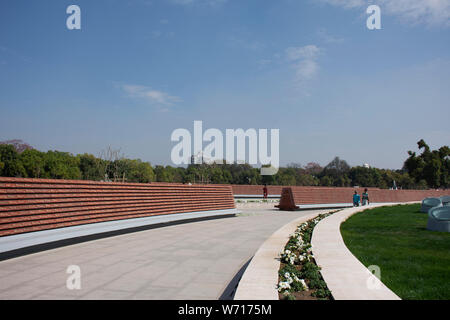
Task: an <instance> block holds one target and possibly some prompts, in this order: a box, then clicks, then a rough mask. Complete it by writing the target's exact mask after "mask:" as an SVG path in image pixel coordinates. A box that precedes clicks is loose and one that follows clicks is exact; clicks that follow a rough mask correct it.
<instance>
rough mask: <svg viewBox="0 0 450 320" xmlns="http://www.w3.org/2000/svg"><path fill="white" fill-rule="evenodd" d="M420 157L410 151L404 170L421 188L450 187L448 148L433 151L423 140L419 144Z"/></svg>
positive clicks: (449, 151) (449, 153)
mask: <svg viewBox="0 0 450 320" xmlns="http://www.w3.org/2000/svg"><path fill="white" fill-rule="evenodd" d="M417 146H418V148H419V150H422V153H421V154H420V155H416V153H415V152H412V151H408V155H409V157H408V159H406V161H405V162H404V164H403V169H404V170H405V171H407V172H408V173H409V175H410V176H411V177H412V178H413V179H414V181H415V182H416V184H417V185H418V186H419V187H425V185H427V186H429V187H433V188H439V187H445V188H448V186H449V180H448V176H449V173H448V172H449V155H450V149H449V147H448V146H443V147H441V148H439V150H431V149H430V147H429V146H428V145H427V144H426V142H425V141H424V140H423V139H421V140H420V141H419V142H417Z"/></svg>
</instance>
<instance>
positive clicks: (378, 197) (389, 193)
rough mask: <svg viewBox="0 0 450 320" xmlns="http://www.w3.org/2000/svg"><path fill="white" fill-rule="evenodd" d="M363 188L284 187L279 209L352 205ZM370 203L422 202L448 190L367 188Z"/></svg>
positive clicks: (444, 193) (446, 193)
mask: <svg viewBox="0 0 450 320" xmlns="http://www.w3.org/2000/svg"><path fill="white" fill-rule="evenodd" d="M364 189H365V188H337V187H285V188H283V189H282V192H281V199H280V205H279V208H280V209H281V210H295V209H296V208H297V206H298V205H302V204H303V205H306V204H334V203H338V204H339V203H352V202H353V194H354V192H355V191H357V192H358V194H359V195H360V196H361V194H362V193H363V192H364ZM367 189H368V193H369V200H370V202H409V201H422V200H423V199H424V198H427V197H440V196H443V195H448V194H450V191H449V190H386V189H378V188H367Z"/></svg>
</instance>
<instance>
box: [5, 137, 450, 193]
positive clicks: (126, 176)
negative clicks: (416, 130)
mask: <svg viewBox="0 0 450 320" xmlns="http://www.w3.org/2000/svg"><path fill="white" fill-rule="evenodd" d="M418 147H419V150H422V153H421V154H416V153H415V152H412V151H408V154H409V157H408V158H407V159H406V161H405V162H404V166H403V168H402V169H401V170H390V169H378V168H369V167H365V166H355V167H351V166H350V165H349V164H348V163H347V162H346V161H345V160H342V159H340V158H339V157H335V158H334V159H333V160H332V161H331V162H330V163H329V164H327V165H326V166H325V167H322V166H320V165H319V164H318V163H315V162H310V163H308V164H307V165H305V166H302V165H300V164H295V163H292V164H289V165H288V166H286V167H282V168H279V170H278V173H277V174H275V175H273V176H261V175H260V169H259V168H254V167H252V166H250V165H248V164H236V163H233V164H192V165H189V166H187V167H172V166H161V165H156V166H152V165H151V164H150V163H149V162H145V161H141V160H140V159H127V158H125V157H124V156H123V155H122V154H121V153H120V150H113V149H111V148H108V149H106V150H104V151H102V152H101V153H100V155H99V156H97V157H96V156H94V155H92V154H87V153H85V154H78V155H73V154H71V153H68V152H60V151H47V152H42V151H38V150H36V149H34V148H32V147H31V146H29V145H28V144H26V143H23V142H22V141H20V140H10V141H5V142H0V176H4V177H24V178H49V179H82V180H95V181H116V182H140V183H148V182H154V181H158V182H178V183H215V184H252V185H261V184H269V185H290V186H336V187H352V186H361V187H378V188H383V189H387V188H403V189H427V188H448V186H449V184H450V183H449V182H450V181H449V169H450V159H449V156H450V149H449V147H448V146H443V147H441V148H440V149H439V150H431V149H430V147H429V146H428V145H427V144H426V143H425V142H424V141H423V140H420V141H419V142H418Z"/></svg>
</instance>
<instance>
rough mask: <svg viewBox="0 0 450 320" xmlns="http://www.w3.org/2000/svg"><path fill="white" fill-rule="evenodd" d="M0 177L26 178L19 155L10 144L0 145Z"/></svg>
mask: <svg viewBox="0 0 450 320" xmlns="http://www.w3.org/2000/svg"><path fill="white" fill-rule="evenodd" d="M0 175H2V176H6V177H26V176H27V173H26V171H25V168H24V167H23V165H22V162H21V161H20V158H19V154H18V153H17V151H16V149H15V148H14V146H12V145H10V144H1V145H0Z"/></svg>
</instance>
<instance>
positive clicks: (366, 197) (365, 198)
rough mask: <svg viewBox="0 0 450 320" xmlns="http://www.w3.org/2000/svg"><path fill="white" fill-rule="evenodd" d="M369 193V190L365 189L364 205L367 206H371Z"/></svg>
mask: <svg viewBox="0 0 450 320" xmlns="http://www.w3.org/2000/svg"><path fill="white" fill-rule="evenodd" d="M369 204H370V201H369V193H368V192H367V188H365V189H364V193H363V194H362V205H363V206H366V205H369Z"/></svg>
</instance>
